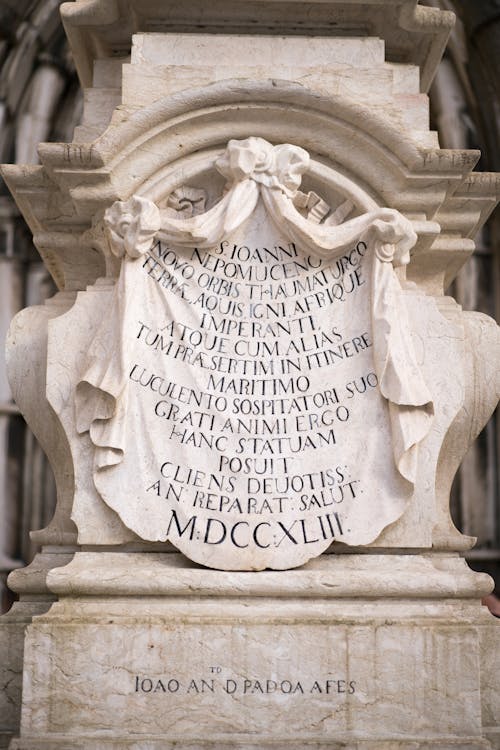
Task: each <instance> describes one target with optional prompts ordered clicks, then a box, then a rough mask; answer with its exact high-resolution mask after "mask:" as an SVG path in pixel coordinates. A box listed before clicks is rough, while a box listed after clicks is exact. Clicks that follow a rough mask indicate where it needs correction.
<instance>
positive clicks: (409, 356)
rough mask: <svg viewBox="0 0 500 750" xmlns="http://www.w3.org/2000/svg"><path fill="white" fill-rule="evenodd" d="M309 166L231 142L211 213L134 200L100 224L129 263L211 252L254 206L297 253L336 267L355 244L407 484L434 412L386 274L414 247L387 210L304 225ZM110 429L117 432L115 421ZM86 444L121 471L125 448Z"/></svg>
mask: <svg viewBox="0 0 500 750" xmlns="http://www.w3.org/2000/svg"><path fill="white" fill-rule="evenodd" d="M308 166H309V154H308V153H307V151H305V150H304V149H302V148H299V147H297V146H292V145H290V144H281V145H278V146H272V145H271V144H270V143H268V142H267V141H265V140H263V139H262V138H247V139H246V140H242V141H237V140H231V141H229V143H228V145H227V148H226V150H225V152H224V154H223V155H222V156H221V157H220V158H219V159H218V160H217V161H216V163H215V167H216V169H217V170H218V171H219V172H220V173H221V174H222V175H223V176H224V177H225V178H226V180H227V183H226V190H225V194H224V196H223V197H222V199H221V200H220V201H219V202H218V203H217V204H216V205H215V206H213V208H211V209H210V210H209V211H206V212H205V213H202V214H198V215H196V216H193V217H191V218H188V219H178V218H173V217H172V216H170V215H168V213H167V212H163V211H161V210H160V209H158V207H157V206H156V205H155V204H154V203H152V202H151V201H149V200H147V199H144V198H141V197H139V196H133V197H132V198H131V199H130V200H129V201H127V202H120V201H117V202H116V203H114V204H113V206H111V208H109V209H108V210H107V211H106V213H105V217H104V223H105V227H106V232H107V235H108V241H109V245H110V248H111V251H112V252H113V254H114V255H116V256H118V257H126V258H129V259H130V261H132V260H133V259H135V258H137V257H139V256H140V255H141V254H142V253H144V252H146V251H147V250H148V249H149V248H150V247H151V242H152V240H153V238H156V239H162V240H164V241H166V242H170V243H172V245H174V246H177V247H182V246H188V247H193V246H197V247H200V248H208V247H213V246H214V245H216V244H218V243H219V242H220V241H221V240H222V239H224V238H225V237H227V236H228V235H230V234H231V233H232V232H233V231H235V230H236V229H237V228H238V227H239V226H240V225H241V224H243V222H244V221H246V220H247V219H248V218H249V217H250V216H251V214H252V213H253V211H254V209H255V207H256V205H257V201H258V200H259V197H261V198H262V200H263V202H264V205H265V206H266V209H267V211H268V214H269V215H270V217H271V219H272V220H273V222H274V223H275V224H276V226H278V227H279V229H280V231H281V232H282V233H283V234H284V235H286V236H287V237H288V239H289V240H291V241H293V242H295V243H296V244H297V246H298V247H300V248H301V249H302V250H303V251H307V252H308V253H311V254H313V255H317V256H320V257H321V258H325V259H328V260H335V259H336V258H338V257H341V256H342V254H343V253H344V252H345V251H346V250H348V249H350V248H352V247H353V245H354V244H355V243H356V242H358V241H359V240H363V241H365V242H366V244H367V245H368V248H373V253H374V255H373V273H372V283H371V310H372V337H373V351H374V365H375V371H376V373H377V376H378V380H379V385H380V390H381V393H382V395H383V396H384V397H385V398H386V399H387V401H388V404H389V413H390V418H391V426H392V437H393V450H394V458H395V462H396V465H397V467H398V470H399V472H400V473H401V475H402V476H403V477H405V478H406V479H407V480H408V481H410V482H412V483H414V482H415V476H416V458H417V457H416V448H417V445H418V443H419V442H420V441H421V440H422V439H423V438H424V437H425V435H426V434H427V432H428V431H429V428H430V424H431V421H432V415H433V406H432V397H431V394H430V393H429V390H428V388H427V386H426V384H425V382H424V379H423V377H422V374H421V372H420V368H419V366H418V364H417V361H416V357H415V352H414V349H413V346H412V342H411V334H410V326H409V321H408V316H407V312H406V306H405V304H404V299H403V291H402V289H401V286H400V283H399V279H398V277H397V275H396V273H395V271H394V267H395V266H402V265H405V264H407V263H409V260H410V254H409V251H410V249H411V248H412V247H413V245H414V244H415V242H416V239H417V237H416V234H415V232H414V231H413V228H412V226H411V224H410V222H409V221H408V220H407V219H405V218H404V217H403V216H402V215H401V214H400V213H399V212H398V211H396V210H393V209H388V208H379V209H375V210H372V211H368V212H366V213H364V214H362V215H361V216H357V217H355V218H354V219H350V220H349V221H345V222H343V223H342V224H337V225H332V224H329V223H328V219H327V220H326V221H325V222H323V223H322V224H319V223H315V222H314V221H311V220H310V219H308V218H306V217H305V216H303V215H302V214H301V213H299V211H298V210H297V208H296V205H295V204H296V203H300V200H301V199H303V198H304V196H303V194H302V193H300V192H299V187H300V184H301V180H302V175H303V174H304V172H306V170H307V168H308ZM127 265H128V264H127V263H125V264H123V265H122V273H121V276H120V280H119V282H118V286H120V285H123V289H121V290H118V289H117V292H118V299H120V294H121V295H122V302H121V303H118V304H122V305H123V304H126V294H127V289H126V286H127V284H126V279H125V273H124V270H123V266H127ZM117 353H118V352H117ZM122 356H123V352H122ZM120 359H121V357H120V356H118V360H120ZM121 364H122V363H121V362H119V361H117V362H116V364H115V368H116V369H121ZM115 368H114V367H113V366H111V371H110V372H108V376H109V377H105V380H106V381H107V384H108V385H109V389H108V388H107V385H106V384H105V383H103V382H102V381H101V383H100V384H99V385H97V387H98V388H99V389H100V390H101V392H103V391H104V392H106V391H107V392H108V393H110V392H111V393H113V390H115V389H116V379H115V378H116V376H117V375H118V372H116V371H115V372H112V370H113V369H115ZM97 379H98V377H97V372H96V373H93V374H92V373H87V374H86V376H85V378H84V382H86V383H92V382H93V381H94V384H95V381H96V380H97ZM113 382H114V383H115V388H113V386H112V383H113ZM124 389H125V390H126V387H125V386H124ZM118 395H119V394H116V393H115V396H118ZM117 402H118V404H117ZM113 408H115V409H117V410H118V411H119V410H123V409H124V408H126V398H125V400H124V399H123V398H122V399H121V403H120V399H119V398H116V399H115V407H112V406H111V405H110V404H109V405H108V406H107V407H106V408H104V405H102V406H101V419H102V418H103V417H104V412H105V413H106V417H104V419H106V418H111V416H112V415H111V414H110V411H112V409H113ZM115 416H117V415H116V411H115ZM89 420H90V421H91V418H90V415H89V414H87V415H86V416H83V415H82V420H81V424H80V428H81V429H80V428H79V431H82V432H83V431H84V430H85V429H89V427H88V423H89ZM112 421H113V422H115V425H116V427H118V425H119V422H120V421H121V420H120V419H118V420H115V419H113V420H112ZM110 427H111V425H110ZM91 437H92V440H93V442H94V444H95V445H99V444H100V446H101V448H103V449H104V448H105V446H104V445H103V442H104V443H106V442H107V446H108V448H107V451H108V456H107V458H106V457H105V456H102V457H101V460H102V461H103V464H101V465H106V464H107V465H109V464H110V463H117V462H118V461H119V458H118V456H117V454H118V455H119V454H120V453H121V450H122V448H121V445H120V443H121V442H122V440H123V436H122V438H121V439H120V436H119V429H117V430H116V432H115V434H114V436H113V441H114V447H111V448H109V445H110V442H111V441H109V439H107V440H106V441H103V440H102V439H101V440H100V439H99V437H98V436H97V435H95V436H93V435H92V430H91ZM101 437H102V438H103V437H104V436H101ZM107 437H108V438H109V433H108V436H107ZM96 440H97V442H96ZM110 451H111V455H110ZM113 451H114V455H115V457H114V458H113Z"/></svg>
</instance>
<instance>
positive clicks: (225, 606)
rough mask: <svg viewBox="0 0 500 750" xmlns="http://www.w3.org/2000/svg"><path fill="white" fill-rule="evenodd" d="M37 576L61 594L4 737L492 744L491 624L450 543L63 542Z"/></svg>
mask: <svg viewBox="0 0 500 750" xmlns="http://www.w3.org/2000/svg"><path fill="white" fill-rule="evenodd" d="M47 582H48V585H49V587H50V588H51V589H52V590H53V591H54V593H57V594H59V596H60V600H59V601H58V602H57V603H55V604H54V605H53V606H52V607H51V609H50V610H49V611H48V612H47V613H46V614H44V615H42V616H40V617H37V618H35V620H34V621H33V623H32V624H31V625H30V626H29V627H28V629H27V635H26V643H25V654H24V685H23V711H22V723H21V736H20V739H17V740H13V741H12V743H11V746H10V748H11V750H49V748H50V750H56V749H58V748H61V749H62V748H64V750H69V748H71V749H72V750H73V749H74V748H78V749H79V750H80V748H81V750H108V749H109V750H124V748H127V749H128V748H130V749H131V750H132V749H133V750H157V749H158V750H160V748H161V750H166V749H168V750H170V748H172V749H173V748H174V747H175V748H182V749H183V750H202V749H203V750H208V749H209V748H210V749H212V748H213V749H215V748H224V747H228V748H239V749H240V750H254V748H255V750H257V748H259V750H261V748H273V750H278V748H279V749H281V748H283V749H284V748H290V747H292V748H297V749H298V748H301V750H303V749H306V748H307V750H316V749H317V750H320V749H321V750H326V748H328V749H329V750H337V749H338V750H340V748H342V749H343V750H347V749H349V750H403V748H404V749H405V750H413V749H415V750H417V749H418V750H420V749H423V748H429V750H430V749H431V748H433V749H434V748H435V749H436V750H438V749H439V750H448V748H449V750H451V749H452V748H453V749H454V750H457V748H460V749H461V750H473V749H475V748H478V749H479V748H484V749H486V748H491V747H493V746H494V745H492V744H491V743H490V741H488V739H486V737H485V727H483V723H484V722H483V719H484V720H485V721H487V722H488V731H489V732H490V734H491V735H494V734H495V731H494V730H495V727H494V722H495V712H496V708H495V705H494V701H495V700H496V697H495V689H494V688H495V686H494V685H493V684H491V682H490V684H489V685H482V684H481V671H482V656H481V653H482V651H481V650H482V649H483V656H484V655H486V658H488V654H491V655H493V654H494V651H491V649H494V648H495V646H494V644H493V643H492V638H496V640H497V641H500V638H498V636H495V633H496V634H498V635H500V629H495V627H493V626H492V618H491V616H490V615H489V613H488V612H487V611H486V610H485V608H482V607H481V605H480V604H479V602H478V600H477V598H476V599H474V598H473V597H477V596H478V594H479V595H480V594H481V593H482V591H483V590H484V589H486V588H488V587H489V584H488V579H487V577H485V576H481V575H478V574H475V573H472V571H470V570H469V569H468V568H467V566H466V564H465V562H464V561H463V560H461V559H460V558H458V557H456V556H453V555H430V554H429V555H408V556H406V555H377V556H375V555H339V556H331V555H329V556H323V557H322V558H320V559H318V560H315V561H312V562H311V563H309V564H308V565H307V566H305V567H304V568H302V569H299V570H294V571H287V572H286V573H282V572H262V573H227V572H219V571H213V570H203V569H200V568H196V567H194V566H193V565H192V564H190V563H188V562H187V561H185V560H184V559H183V558H182V557H181V556H180V555H177V554H163V555H162V554H153V553H151V554H140V553H129V554H125V553H99V554H98V553H78V554H76V555H75V558H74V560H73V562H71V563H70V565H68V566H66V567H65V568H59V569H57V570H54V571H51V573H49V575H48V579H47ZM496 674H497V675H498V672H496ZM492 676H494V675H493V673H492V671H491V670H490V673H489V679H490V680H491V678H492ZM497 687H498V686H497ZM482 699H483V704H484V705H483V713H482V708H481V701H482Z"/></svg>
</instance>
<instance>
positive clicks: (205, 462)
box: [96, 206, 406, 569]
mask: <svg viewBox="0 0 500 750" xmlns="http://www.w3.org/2000/svg"><path fill="white" fill-rule="evenodd" d="M371 264H372V255H371V252H370V248H369V247H368V245H367V244H366V243H365V242H363V241H358V242H356V243H354V244H353V246H352V247H350V248H348V249H347V250H346V252H345V253H344V255H342V257H340V258H336V259H334V260H331V261H329V260H323V259H320V258H319V257H315V256H313V255H309V254H307V253H304V252H303V250H302V249H301V248H300V247H299V246H298V245H297V244H296V243H295V242H289V241H285V240H283V239H281V238H280V236H279V234H278V233H277V231H276V229H275V228H274V227H273V226H272V225H271V223H270V222H269V220H268V218H267V216H266V214H265V210H264V208H263V207H262V206H261V207H260V208H259V209H258V210H256V211H255V212H254V214H253V215H252V217H251V219H250V220H249V222H248V223H247V226H246V227H244V228H242V229H241V230H238V232H237V233H236V234H235V235H234V237H232V238H231V239H230V240H224V241H223V242H220V243H219V244H218V245H216V246H214V247H210V248H208V249H201V248H197V247H195V248H190V249H189V248H188V249H179V248H175V247H171V246H169V245H168V244H166V243H164V242H160V241H157V242H156V243H155V244H154V246H153V247H152V248H151V249H150V251H149V252H148V253H146V255H144V256H142V258H140V259H139V260H138V261H137V262H136V268H135V270H134V273H135V274H136V277H134V278H136V282H135V283H136V286H137V288H138V289H139V291H138V293H137V295H136V300H137V303H136V304H135V306H133V307H132V308H131V310H128V311H127V320H126V331H125V335H126V338H127V351H128V355H129V369H128V382H129V394H128V397H127V398H128V409H129V410H130V415H131V416H130V418H129V426H128V433H129V436H130V437H129V445H128V446H127V450H126V451H125V455H124V462H125V464H126V468H125V469H123V471H124V472H126V474H127V477H128V478H127V485H126V486H124V490H125V491H126V493H127V495H126V496H124V497H123V500H121V499H120V498H118V499H117V496H116V485H114V484H113V483H112V471H111V470H109V471H108V470H106V472H103V474H102V475H101V476H98V478H97V482H96V486H97V487H98V490H99V492H100V493H101V494H102V495H103V497H104V498H105V499H106V501H107V502H108V503H109V504H110V505H111V506H112V507H115V508H116V507H118V509H119V512H120V515H121V516H122V518H123V519H124V520H125V523H127V525H129V526H130V527H131V528H132V529H134V530H135V531H136V532H137V533H139V535H141V536H143V537H144V538H148V539H166V538H168V539H170V540H171V541H172V542H173V544H174V545H176V546H178V547H179V548H180V549H181V550H183V551H186V554H188V556H189V557H191V559H194V560H197V561H199V562H205V561H206V556H207V555H209V556H210V562H211V564H212V563H213V564H214V565H215V566H216V567H218V566H220V567H226V566H227V567H229V568H240V567H241V568H242V569H245V568H246V569H252V568H255V569H259V568H263V567H267V566H270V567H278V568H280V567H291V566H292V567H293V566H294V565H298V564H300V563H301V562H305V561H306V560H307V559H309V558H310V557H313V556H316V555H317V554H319V553H320V552H321V551H323V550H324V549H326V548H327V547H328V546H329V545H330V544H331V543H332V542H334V541H343V542H346V543H355V544H362V543H366V542H368V541H372V540H373V539H374V538H375V537H376V536H377V535H378V533H379V532H380V531H381V530H382V528H384V527H385V526H386V525H387V523H388V522H390V521H391V520H394V518H396V517H397V516H398V514H399V513H400V512H401V510H400V509H401V508H402V507H403V503H404V499H405V492H406V488H405V487H404V486H403V484H404V483H402V480H401V479H400V478H399V476H398V475H397V472H396V470H395V467H394V463H393V458H392V453H391V451H390V450H387V446H388V445H389V444H390V439H391V438H390V425H389V419H388V410H387V405H386V402H385V401H384V399H383V398H382V396H381V394H380V392H379V388H378V380H377V375H376V374H375V368H374V362H373V342H372V333H371V312H370V311H371V308H370V285H369V283H368V280H369V278H370V274H371ZM370 431H371V432H370ZM134 435H137V436H139V435H140V436H142V437H140V439H139V440H138V445H137V446H136V444H135V440H134V439H133V437H132V436H134ZM134 452H135V454H134ZM373 467H375V468H373ZM130 477H131V478H132V479H131V480H130ZM130 481H132V485H133V489H132V491H130V487H129V486H128V485H129V482H130ZM382 482H384V484H385V486H382ZM130 496H132V501H131V500H130ZM131 502H132V504H131ZM393 502H394V505H395V506H397V507H396V509H395V510H392V509H391V508H390V507H389V506H390V505H391V503H393ZM391 514H392V515H391ZM148 519H149V520H148ZM197 550H198V552H197Z"/></svg>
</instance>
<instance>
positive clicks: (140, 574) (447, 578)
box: [46, 552, 492, 599]
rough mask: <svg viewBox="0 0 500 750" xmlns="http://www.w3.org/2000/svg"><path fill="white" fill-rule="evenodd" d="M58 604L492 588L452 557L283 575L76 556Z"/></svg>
mask: <svg viewBox="0 0 500 750" xmlns="http://www.w3.org/2000/svg"><path fill="white" fill-rule="evenodd" d="M46 582H47V587H48V589H49V590H50V591H51V592H53V593H55V594H58V595H59V596H71V597H74V596H95V597H98V596H99V597H102V596H142V597H150V596H162V597H165V596H168V597H179V596H182V597H214V596H216V597H220V598H222V597H224V598H232V597H245V596H247V597H280V598H299V599H302V598H303V599H311V598H325V599H329V598H332V599H334V598H359V597H366V598H370V599H371V598H380V597H384V598H406V599H408V598H416V599H420V598H427V599H436V598H438V599H445V598H448V599H449V598H474V599H478V598H480V597H481V596H484V595H485V594H487V593H489V592H490V591H491V589H492V580H491V578H490V577H489V576H488V575H485V574H482V573H475V572H473V571H472V570H470V568H469V567H468V566H467V564H466V562H465V560H463V559H462V558H460V557H459V556H458V555H453V554H452V555H448V554H444V555H439V554H432V553H427V554H422V555H392V554H388V555H357V554H353V555H351V554H349V555H347V554H346V555H323V556H322V557H320V558H318V559H315V560H311V561H310V562H309V563H307V564H306V565H304V566H303V567H302V568H299V569H295V570H292V571H288V572H287V574H286V575H283V572H282V571H261V572H243V573H242V572H227V571H218V570H206V569H205V568H202V567H200V566H196V565H195V564H193V563H191V562H189V561H188V560H187V559H186V558H184V557H183V555H181V554H179V553H170V554H168V553H167V554H164V553H133V555H131V554H129V553H123V552H78V553H76V554H75V557H74V559H73V560H72V561H71V562H70V564H69V565H66V566H65V567H64V568H57V569H53V570H51V571H49V572H48V574H47V578H46Z"/></svg>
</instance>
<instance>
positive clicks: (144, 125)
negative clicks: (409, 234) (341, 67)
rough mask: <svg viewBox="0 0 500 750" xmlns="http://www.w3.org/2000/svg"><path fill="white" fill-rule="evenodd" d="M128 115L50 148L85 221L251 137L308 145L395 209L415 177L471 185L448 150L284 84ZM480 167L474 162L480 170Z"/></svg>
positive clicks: (196, 94) (224, 86) (227, 86)
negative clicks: (180, 162) (191, 158)
mask: <svg viewBox="0 0 500 750" xmlns="http://www.w3.org/2000/svg"><path fill="white" fill-rule="evenodd" d="M122 116H123V113H118V112H117V113H115V116H114V118H113V119H112V122H111V125H110V127H109V128H108V129H107V130H106V131H105V133H104V134H103V135H102V136H101V137H100V138H99V139H97V140H96V141H95V142H93V143H92V144H78V146H77V145H76V144H74V145H73V147H72V148H65V149H64V150H63V149H62V147H61V146H60V145H57V144H45V145H43V146H42V147H41V149H40V154H41V159H42V162H43V163H44V164H45V165H46V166H47V168H48V169H50V170H51V171H52V172H53V175H54V178H55V179H56V181H61V180H64V182H65V184H66V185H68V184H69V188H70V192H71V195H72V199H73V201H74V203H75V207H76V209H77V212H78V213H79V215H80V216H82V214H84V213H86V212H87V211H88V210H89V209H90V211H91V212H93V211H95V210H97V206H98V203H99V202H101V203H102V201H103V200H104V201H106V200H108V201H109V200H110V198H113V199H115V198H121V199H125V198H127V197H129V196H130V195H132V194H133V193H135V192H140V191H142V185H143V183H145V182H147V181H148V180H150V179H151V178H152V177H153V176H154V174H155V173H156V172H158V171H159V170H161V169H163V168H164V167H165V166H166V165H168V164H171V163H173V162H175V161H176V160H177V159H179V158H180V157H185V156H187V155H189V154H191V153H193V152H196V151H199V150H200V149H209V148H214V147H220V148H222V147H223V145H225V143H227V141H228V140H229V139H230V138H245V137H248V136H249V135H254V136H260V137H262V138H265V139H266V140H268V141H270V142H275V143H277V142H290V143H294V144H296V145H299V146H302V147H303V148H305V149H306V150H307V151H309V152H310V153H311V154H312V155H313V156H316V157H317V158H318V159H319V160H320V161H324V162H326V163H330V164H332V163H334V164H335V166H336V168H340V169H341V170H342V171H343V172H344V173H345V174H346V176H348V177H351V178H352V179H355V180H356V181H357V182H360V183H361V184H363V185H364V186H365V189H366V191H367V192H368V193H369V194H371V195H372V197H373V198H374V199H376V198H375V196H377V195H378V196H379V198H378V201H377V202H380V203H383V204H385V205H391V200H390V196H391V194H394V193H396V194H401V192H402V191H407V190H408V189H409V180H410V178H411V177H412V175H413V174H415V173H419V172H422V171H423V172H425V173H427V174H429V173H431V174H432V173H433V172H434V173H435V172H436V169H437V170H438V171H439V172H441V173H442V171H443V169H446V170H447V172H448V173H457V172H459V173H460V180H461V179H462V173H463V171H464V161H463V160H462V162H461V163H460V164H457V163H456V162H454V161H452V159H451V156H449V152H446V151H444V152H443V151H442V150H441V151H440V158H439V164H437V163H435V160H434V159H433V150H432V149H425V148H423V147H422V146H420V145H419V144H418V143H415V142H412V141H411V133H409V132H408V131H403V130H400V129H396V128H395V127H393V126H390V127H389V126H388V123H387V120H384V119H383V118H382V117H380V115H379V114H377V113H374V112H373V111H372V110H370V109H369V108H368V107H365V106H363V105H359V104H355V103H353V102H352V101H350V100H347V99H345V98H343V97H335V98H333V100H332V99H331V98H330V99H328V100H327V98H326V97H322V96H321V95H318V94H317V93H314V92H312V91H310V90H308V89H307V88H305V87H303V86H300V85H297V84H293V83H289V82H283V81H280V82H276V81H272V80H271V81H264V82H253V81H244V82H243V81H222V82H220V83H216V84H212V85H209V86H206V87H203V88H200V89H197V90H194V91H189V92H181V93H179V94H175V95H173V96H172V97H168V98H165V99H162V100H160V101H158V102H155V103H154V104H152V105H151V106H150V107H147V108H145V109H141V110H140V111H138V112H134V113H132V114H131V115H130V117H128V119H127V120H126V121H125V122H122V123H117V119H118V117H122ZM331 154H335V161H334V162H333V160H332V158H331ZM475 158H476V155H475V154H474V155H473V158H472V155H471V159H470V161H471V162H473V161H475ZM469 166H470V165H469ZM65 173H66V174H65ZM99 173H100V174H99ZM381 174H382V175H383V176H382V178H381V177H380V175H381ZM440 177H441V175H440ZM439 199H440V200H442V199H444V192H442V193H440V195H439ZM82 207H83V208H82Z"/></svg>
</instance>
